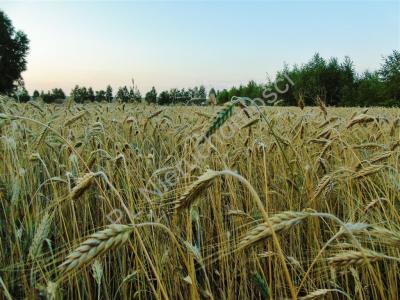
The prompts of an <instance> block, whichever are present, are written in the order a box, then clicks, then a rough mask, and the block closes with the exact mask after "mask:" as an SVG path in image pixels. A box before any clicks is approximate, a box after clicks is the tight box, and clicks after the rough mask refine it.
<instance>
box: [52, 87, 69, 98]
mask: <svg viewBox="0 0 400 300" xmlns="http://www.w3.org/2000/svg"><path fill="white" fill-rule="evenodd" d="M51 94H52V96H53V98H54V100H57V99H65V98H66V97H65V93H64V91H63V90H62V89H57V88H55V89H52V90H51Z"/></svg>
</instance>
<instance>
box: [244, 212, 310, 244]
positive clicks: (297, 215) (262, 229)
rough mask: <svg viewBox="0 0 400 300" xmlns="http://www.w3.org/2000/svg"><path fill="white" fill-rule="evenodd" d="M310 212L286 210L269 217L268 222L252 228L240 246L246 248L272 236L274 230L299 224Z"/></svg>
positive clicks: (286, 228) (285, 228)
mask: <svg viewBox="0 0 400 300" xmlns="http://www.w3.org/2000/svg"><path fill="white" fill-rule="evenodd" d="M308 215H309V214H308V213H307V212H296V211H286V212H283V213H280V214H276V215H274V216H272V217H270V218H268V223H267V222H263V223H261V224H259V225H257V226H256V227H254V228H252V229H250V230H249V231H248V232H247V234H246V235H245V236H244V237H243V238H242V239H241V240H240V241H239V244H238V248H239V249H242V248H246V247H248V246H250V245H252V244H254V243H256V242H258V241H259V240H261V239H267V238H270V237H272V234H273V232H275V233H278V232H281V231H284V230H288V229H290V228H291V227H292V226H294V225H296V224H299V223H300V222H301V221H302V220H303V219H304V218H306V217H307V216H308Z"/></svg>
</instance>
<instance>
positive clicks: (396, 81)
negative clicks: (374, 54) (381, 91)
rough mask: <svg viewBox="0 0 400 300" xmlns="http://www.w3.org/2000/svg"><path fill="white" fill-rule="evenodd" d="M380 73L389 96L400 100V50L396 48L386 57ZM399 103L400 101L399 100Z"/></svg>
mask: <svg viewBox="0 0 400 300" xmlns="http://www.w3.org/2000/svg"><path fill="white" fill-rule="evenodd" d="M379 74H380V75H381V76H382V79H383V81H384V83H385V86H386V93H387V97H388V98H390V99H393V100H395V101H397V100H400V51H397V50H394V51H393V53H392V54H391V55H388V56H387V57H385V58H384V63H383V65H382V67H381V69H380V71H379ZM397 104H400V103H398V101H397Z"/></svg>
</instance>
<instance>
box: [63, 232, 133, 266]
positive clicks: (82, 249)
mask: <svg viewBox="0 0 400 300" xmlns="http://www.w3.org/2000/svg"><path fill="white" fill-rule="evenodd" d="M133 229H134V227H133V226H131V225H121V224H111V225H108V226H107V228H106V229H104V230H101V231H98V232H96V233H94V234H92V235H91V236H90V237H89V238H88V239H87V240H86V241H84V242H83V243H82V244H80V245H79V247H78V248H76V249H75V250H74V251H73V252H72V253H70V254H69V255H68V256H67V258H66V260H65V261H64V262H63V263H62V264H61V265H60V266H59V268H60V269H61V270H62V272H63V273H67V272H70V271H72V270H74V269H77V268H80V267H82V266H83V265H86V264H87V263H89V262H91V261H92V260H93V259H94V258H95V257H97V256H99V255H100V254H102V253H104V252H105V251H107V250H109V249H111V248H115V247H117V246H120V245H122V244H124V243H125V242H126V241H127V240H128V238H129V235H130V234H131V233H132V231H133Z"/></svg>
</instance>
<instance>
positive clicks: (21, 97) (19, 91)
mask: <svg viewBox="0 0 400 300" xmlns="http://www.w3.org/2000/svg"><path fill="white" fill-rule="evenodd" d="M19 84H20V85H19V86H18V87H17V88H16V89H15V90H14V92H12V93H11V97H12V98H14V99H15V100H17V101H18V102H28V101H29V100H30V99H31V97H30V96H29V93H28V91H27V90H26V88H25V86H24V84H23V82H20V83H19Z"/></svg>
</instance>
